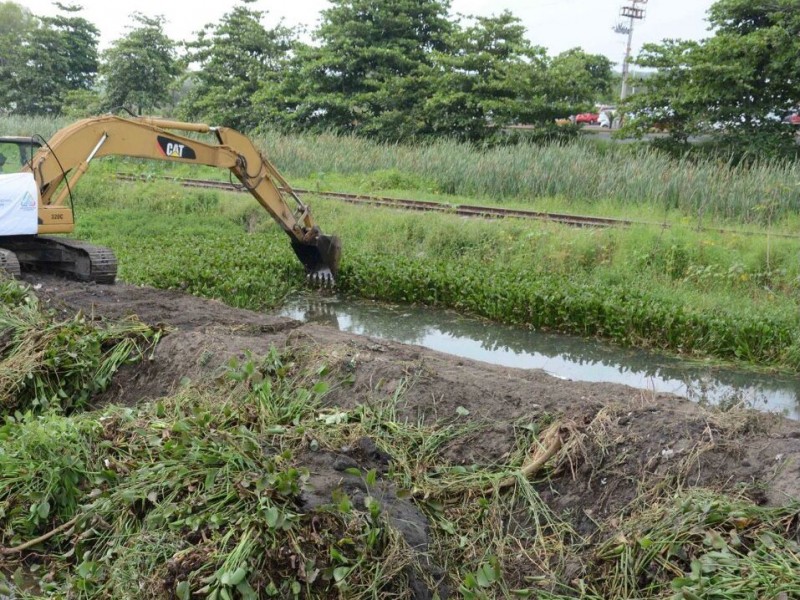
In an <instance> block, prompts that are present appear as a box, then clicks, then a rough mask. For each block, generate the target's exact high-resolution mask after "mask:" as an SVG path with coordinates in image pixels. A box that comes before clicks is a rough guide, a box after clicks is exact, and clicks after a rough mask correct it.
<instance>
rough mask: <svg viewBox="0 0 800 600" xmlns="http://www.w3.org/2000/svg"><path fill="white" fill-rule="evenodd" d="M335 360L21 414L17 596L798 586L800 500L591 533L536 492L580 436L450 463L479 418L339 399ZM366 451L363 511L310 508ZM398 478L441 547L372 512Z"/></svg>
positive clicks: (15, 449) (10, 517)
mask: <svg viewBox="0 0 800 600" xmlns="http://www.w3.org/2000/svg"><path fill="white" fill-rule="evenodd" d="M320 360H324V359H322V358H321V357H319V356H312V357H311V358H310V359H309V358H308V356H296V357H294V356H291V355H288V354H284V355H280V354H278V353H277V352H275V351H273V352H271V353H270V354H268V355H267V356H266V357H263V358H254V357H252V356H250V357H248V358H247V359H246V360H245V361H244V362H242V363H232V364H231V365H230V366H229V370H228V377H227V380H226V381H225V382H221V383H220V382H217V383H216V384H215V385H214V387H211V388H207V387H197V386H193V387H185V388H183V389H182V390H181V391H179V392H178V393H177V394H176V395H174V396H171V397H169V398H163V399H161V400H159V401H158V402H154V403H150V404H143V405H140V406H137V407H129V408H121V407H106V408H104V409H102V410H99V411H93V412H86V413H75V414H72V415H69V416H65V415H57V414H52V413H51V414H48V415H43V416H33V415H29V416H27V417H24V418H22V419H14V418H8V417H7V418H6V423H5V425H3V426H2V427H0V473H2V481H3V486H1V487H0V560H2V562H3V565H4V567H5V568H6V569H8V570H10V571H14V570H17V575H16V577H14V578H12V582H11V583H13V582H14V581H16V582H17V583H18V585H20V587H21V588H22V589H23V590H25V591H24V593H23V594H22V595H23V596H25V597H41V596H43V595H49V596H58V597H60V596H66V597H73V596H80V597H137V598H170V597H178V598H181V599H187V598H191V597H207V598H213V599H215V600H221V599H230V598H267V597H284V598H337V597H338V598H341V597H347V598H365V599H366V598H377V597H380V598H384V597H396V598H411V597H413V596H412V595H413V593H414V590H413V589H412V587H411V582H412V580H414V581H415V582H416V585H420V583H422V584H423V585H424V586H427V587H428V588H429V589H430V590H434V589H438V590H439V591H440V592H441V593H442V594H443V595H444V594H445V593H446V590H449V591H450V593H451V594H457V595H458V596H459V597H463V598H468V599H472V600H488V599H489V598H508V599H512V598H545V599H548V600H566V599H567V598H576V597H582V598H588V599H591V600H600V599H601V598H638V599H651V598H652V599H656V598H666V597H672V598H675V599H676V600H677V599H679V598H681V599H684V598H685V599H694V598H701V597H702V598H720V599H722V598H727V599H738V598H741V599H745V598H768V597H769V598H772V597H778V596H779V595H780V594H785V595H786V596H787V597H794V595H796V594H797V593H798V592H799V591H800V590H798V587H797V586H798V580H797V577H796V573H797V572H798V569H799V568H800V562H798V561H800V558H798V557H799V556H800V552H799V550H800V548H798V541H800V537H798V536H799V535H800V528H798V514H800V513H799V512H798V506H797V505H790V506H786V507H783V508H774V509H767V508H760V507H758V506H756V505H755V504H754V503H753V502H752V501H750V500H747V499H746V498H744V497H732V496H728V495H725V494H721V493H718V492H713V491H711V490H703V489H698V490H693V491H689V492H682V493H680V494H677V495H676V496H674V497H673V496H671V495H670V494H669V492H666V491H664V490H662V491H661V492H659V494H656V495H653V494H650V496H649V500H648V502H647V503H634V505H632V506H631V507H626V509H625V510H623V512H621V513H620V514H618V515H611V516H610V517H609V518H608V519H607V520H604V521H602V522H598V523H597V526H598V528H599V529H598V531H597V533H595V534H594V535H593V536H592V537H583V536H580V535H578V534H577V533H576V531H575V530H574V529H573V528H572V527H571V525H570V523H569V520H568V518H569V515H568V514H565V515H556V514H554V513H553V512H552V511H551V509H550V508H549V507H548V505H547V504H546V503H545V502H544V501H543V500H542V497H541V496H540V495H539V491H538V490H540V489H547V488H548V478H549V477H550V476H552V475H553V473H555V472H557V471H558V470H559V468H564V467H566V465H568V464H575V461H576V460H579V457H578V455H577V454H575V452H576V451H578V446H577V445H571V444H569V443H566V442H568V440H569V437H566V438H564V441H565V444H564V445H563V446H562V445H561V444H560V443H559V444H556V445H553V444H552V442H549V441H548V440H553V439H557V440H561V438H560V437H559V436H561V435H562V433H563V434H564V435H567V436H568V435H569V431H568V430H562V429H561V428H560V427H559V423H553V422H552V419H551V418H549V417H547V416H542V418H540V419H539V420H537V421H536V422H532V423H527V424H524V425H523V424H517V426H516V428H515V430H516V432H517V441H516V444H515V445H514V447H513V449H512V451H511V452H510V453H509V454H508V455H506V456H504V457H503V458H502V460H500V461H498V462H497V463H494V464H474V465H462V464H452V463H450V462H449V461H448V460H447V459H446V458H444V456H445V449H446V448H447V447H448V446H450V445H451V444H453V443H468V440H474V439H476V438H479V437H480V435H481V431H482V428H483V427H484V426H485V425H484V424H482V423H480V422H470V421H468V420H464V419H459V418H455V417H454V418H452V419H447V418H443V419H440V420H438V421H436V422H423V421H416V422H415V421H409V420H407V419H405V418H402V417H400V416H399V415H400V408H401V404H402V402H403V396H404V392H405V386H404V384H401V385H400V386H398V387H397V388H396V390H395V391H394V392H393V393H392V394H391V395H388V396H387V395H379V396H376V397H373V398H372V400H371V402H369V403H365V404H361V405H358V406H356V407H351V408H349V409H344V408H340V407H337V406H333V405H330V404H329V403H328V402H326V401H325V394H326V391H327V390H328V389H329V386H331V385H334V386H338V385H348V384H347V382H346V381H339V380H338V379H336V378H335V377H333V376H331V374H330V373H329V371H328V370H327V368H326V365H325V364H324V363H322V364H320V362H319V361H320ZM340 375H341V374H340ZM565 431H566V433H564V432H565ZM365 437H366V438H369V439H370V440H373V442H374V444H375V445H376V447H377V448H378V449H379V450H380V452H382V453H384V454H385V455H386V456H388V457H389V465H388V468H387V469H386V470H385V471H383V472H382V473H378V472H377V471H376V470H375V469H370V470H366V469H362V468H356V467H350V468H348V469H346V470H345V471H344V472H342V473H341V478H342V480H344V479H345V478H348V477H349V478H351V479H353V478H355V479H358V480H360V484H359V485H358V486H357V487H358V488H359V489H363V490H364V492H365V495H364V496H363V498H361V499H360V500H359V501H358V502H356V499H355V497H350V496H348V495H347V494H346V493H345V492H344V491H339V492H338V493H334V494H333V495H332V497H331V498H330V502H329V503H327V504H324V505H321V506H317V507H315V508H306V506H305V503H304V499H303V492H304V490H306V489H307V487H308V485H309V479H310V477H311V475H312V473H311V472H310V471H309V469H308V464H309V461H310V460H311V456H312V455H314V454H320V453H323V454H324V453H330V454H332V455H336V454H337V453H340V452H343V449H344V448H347V447H349V448H352V447H354V446H356V445H357V441H358V440H360V439H364V438H365ZM548 447H549V449H548ZM543 449H548V450H547V451H545V452H543V453H542V450H543ZM548 461H550V462H549V464H548ZM530 465H534V466H533V468H532V467H531V466H530ZM561 476H565V475H563V474H562V475H561ZM387 484H388V485H390V486H393V487H394V489H396V490H397V492H396V495H397V498H405V499H406V500H405V501H406V502H409V503H413V505H414V506H416V509H417V510H419V511H420V512H421V513H422V514H424V515H425V518H426V519H427V522H428V525H429V540H430V542H429V546H428V548H427V551H426V552H424V553H420V552H419V551H414V550H413V549H412V548H410V547H409V545H408V542H407V540H406V539H405V538H404V537H403V535H402V534H401V532H400V531H399V529H398V527H397V524H396V522H395V521H393V520H392V518H391V511H390V510H388V508H387V507H386V506H384V505H382V503H381V501H380V500H379V498H380V497H381V493H383V492H385V490H386V489H387V487H386V485H387ZM395 502H397V500H395ZM36 536H41V537H39V538H38V539H37V537H36ZM568 565H569V568H568ZM18 567H19V568H18ZM25 573H27V574H25ZM568 573H569V574H572V577H573V578H572V579H568V578H567V576H568ZM575 573H578V574H580V576H579V577H577V578H576V577H575V576H574V575H575ZM31 575H32V576H33V577H31ZM2 577H3V576H0V579H2ZM31 579H33V580H34V582H33V583H35V585H34V586H33V587H32V586H31V584H32V581H31ZM0 585H5V586H8V583H5V584H3V583H2V582H0ZM417 589H419V587H417Z"/></svg>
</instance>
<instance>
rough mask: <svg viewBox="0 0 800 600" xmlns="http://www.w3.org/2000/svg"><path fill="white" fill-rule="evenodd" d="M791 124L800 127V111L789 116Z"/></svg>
mask: <svg viewBox="0 0 800 600" xmlns="http://www.w3.org/2000/svg"><path fill="white" fill-rule="evenodd" d="M789 124H790V125H794V126H795V127H800V113H795V114H793V115H790V116H789Z"/></svg>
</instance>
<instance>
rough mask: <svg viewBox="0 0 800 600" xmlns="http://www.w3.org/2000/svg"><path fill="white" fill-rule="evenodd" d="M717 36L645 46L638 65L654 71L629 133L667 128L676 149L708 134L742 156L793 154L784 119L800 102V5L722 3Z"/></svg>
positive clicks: (785, 0) (712, 18)
mask: <svg viewBox="0 0 800 600" xmlns="http://www.w3.org/2000/svg"><path fill="white" fill-rule="evenodd" d="M709 22H710V23H711V25H712V27H713V28H714V35H713V36H712V37H710V38H709V39H707V40H704V41H702V42H687V41H680V40H667V41H665V42H663V43H662V44H656V45H648V46H645V48H644V49H643V51H642V53H641V55H640V56H639V57H638V58H637V60H636V63H637V64H638V65H640V66H642V67H647V68H651V69H656V73H655V74H654V75H653V76H651V77H649V78H648V79H647V81H646V82H644V87H645V91H644V92H642V93H639V94H636V95H634V96H633V97H632V98H631V100H630V102H629V103H628V111H629V112H632V113H633V114H634V115H635V116H636V118H635V119H634V120H632V121H631V122H630V123H629V125H628V127H627V129H628V131H630V132H632V133H634V134H642V133H644V132H646V131H648V130H649V129H650V128H651V127H653V126H654V125H659V126H661V127H666V128H668V129H669V131H670V134H671V139H672V142H673V143H677V144H678V145H683V146H685V147H687V148H688V146H687V143H688V138H689V136H691V135H695V134H705V135H709V136H711V137H712V138H714V139H715V140H716V141H717V142H719V143H721V144H723V145H724V147H727V148H730V149H735V150H736V151H737V152H738V153H748V152H749V153H752V154H755V155H777V154H785V153H788V154H792V155H793V154H794V153H795V152H796V147H795V143H794V132H793V130H792V128H791V127H788V126H785V125H783V124H782V123H781V122H780V117H782V116H783V115H785V114H786V113H787V112H788V111H790V110H791V109H792V108H793V107H795V106H797V105H798V103H800V0H720V1H718V2H716V3H715V4H714V5H713V6H712V8H711V9H710V11H709Z"/></svg>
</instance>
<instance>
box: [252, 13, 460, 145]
mask: <svg viewBox="0 0 800 600" xmlns="http://www.w3.org/2000/svg"><path fill="white" fill-rule="evenodd" d="M331 3H332V5H333V6H332V7H331V8H329V9H327V10H325V11H323V13H322V21H321V24H320V26H319V28H318V29H317V31H316V32H315V38H316V39H317V40H318V41H319V43H320V45H319V46H318V47H311V46H303V47H298V50H297V57H296V59H295V60H294V61H293V62H292V65H291V66H292V68H291V69H290V71H289V73H288V74H287V76H286V77H285V78H282V79H281V80H280V81H279V82H278V84H277V85H271V86H270V87H269V88H267V89H265V90H262V93H261V94H260V95H259V100H260V103H261V104H262V105H263V106H265V107H266V109H265V110H266V111H267V113H266V116H267V117H268V118H270V119H271V120H273V121H275V122H278V123H280V124H281V125H282V126H284V127H287V128H288V127H299V128H305V129H316V130H322V129H334V130H337V131H341V132H355V133H359V134H363V135H370V136H373V137H377V138H380V139H387V140H397V139H405V138H409V137H413V136H414V135H416V134H417V133H418V132H419V131H420V130H421V129H424V127H425V121H424V113H423V108H424V103H425V99H426V97H427V96H428V95H429V94H430V92H431V88H430V85H431V80H430V78H428V77H426V74H427V70H428V69H429V68H430V67H431V66H432V65H433V62H432V54H433V52H435V51H443V50H445V48H446V38H447V35H448V34H449V32H450V31H451V29H452V23H451V22H450V21H449V20H448V19H447V11H448V9H449V3H448V2H447V1H446V0H331Z"/></svg>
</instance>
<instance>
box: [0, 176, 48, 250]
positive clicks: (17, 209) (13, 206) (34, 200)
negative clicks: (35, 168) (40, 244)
mask: <svg viewBox="0 0 800 600" xmlns="http://www.w3.org/2000/svg"><path fill="white" fill-rule="evenodd" d="M38 197H39V190H38V189H37V187H36V180H35V179H34V178H33V173H11V174H9V175H0V236H3V235H29V234H34V233H36V231H37V229H38V223H39V211H38V210H37V209H38Z"/></svg>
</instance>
